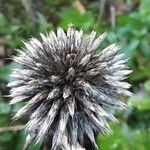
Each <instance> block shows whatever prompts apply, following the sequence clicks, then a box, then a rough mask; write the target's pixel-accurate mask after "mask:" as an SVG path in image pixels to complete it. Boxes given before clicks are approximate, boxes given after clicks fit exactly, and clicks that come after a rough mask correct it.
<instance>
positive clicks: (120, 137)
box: [0, 0, 150, 150]
mask: <svg viewBox="0 0 150 150" xmlns="http://www.w3.org/2000/svg"><path fill="white" fill-rule="evenodd" d="M69 23H72V24H74V25H75V26H76V27H77V28H78V29H80V28H83V30H84V31H85V32H86V34H88V33H89V32H91V31H92V30H93V29H94V30H96V31H97V33H98V34H99V33H103V32H104V31H107V32H108V33H109V37H108V38H107V40H106V41H105V43H104V45H105V44H107V45H108V44H109V43H113V42H117V43H118V44H120V45H121V46H122V47H123V48H122V50H121V51H122V52H125V54H126V57H130V60H129V66H130V67H131V68H132V69H133V73H132V75H131V76H130V77H129V79H128V80H129V82H130V83H131V84H132V88H131V91H132V92H133V96H132V97H131V98H129V99H123V100H124V101H126V103H128V104H129V105H130V106H132V109H131V110H128V111H124V112H123V113H122V112H117V111H113V110H111V111H112V113H114V114H115V116H116V117H117V118H118V119H119V122H120V123H119V124H112V123H110V126H111V127H112V130H113V134H112V135H109V136H106V137H104V136H102V135H100V134H99V135H97V143H98V146H99V147H100V148H101V150H149V149H150V0H81V1H79V0H75V1H71V0H1V1H0V150H21V149H22V147H23V144H24V142H25V133H24V132H23V131H22V130H21V129H22V125H23V124H25V122H26V118H24V119H22V120H19V121H16V122H12V121H11V118H12V116H13V114H14V113H15V112H16V111H17V110H18V109H19V108H20V107H21V104H18V105H17V106H13V107H12V106H9V105H8V103H9V100H10V99H9V98H8V97H6V96H5V95H8V93H9V89H8V88H7V87H6V84H7V83H8V82H9V81H10V80H12V79H11V78H10V77H9V74H10V72H11V70H12V69H13V68H16V67H19V65H18V64H16V63H14V62H13V61H12V60H10V59H8V58H10V57H12V56H13V55H16V54H17V53H16V51H15V48H20V47H21V46H22V42H21V41H22V40H24V39H28V38H30V37H31V35H32V36H36V37H38V36H39V32H42V33H45V32H46V31H51V30H52V29H53V30H55V29H56V28H57V27H58V26H61V27H63V28H64V29H66V28H67V25H68V24H69ZM38 149H39V146H38V145H37V146H34V145H32V146H31V150H38Z"/></svg>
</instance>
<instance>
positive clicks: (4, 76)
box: [0, 62, 21, 82]
mask: <svg viewBox="0 0 150 150" xmlns="http://www.w3.org/2000/svg"><path fill="white" fill-rule="evenodd" d="M20 67H21V65H19V64H17V63H15V62H12V63H10V64H8V65H5V66H4V67H2V68H0V79H1V80H5V81H8V82H9V81H12V80H13V78H11V77H10V73H11V72H12V69H15V68H20Z"/></svg>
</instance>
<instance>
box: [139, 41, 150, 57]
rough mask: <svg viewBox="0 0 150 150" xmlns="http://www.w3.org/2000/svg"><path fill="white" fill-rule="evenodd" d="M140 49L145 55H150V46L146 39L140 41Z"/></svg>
mask: <svg viewBox="0 0 150 150" xmlns="http://www.w3.org/2000/svg"><path fill="white" fill-rule="evenodd" d="M140 50H141V52H142V53H143V55H144V56H145V57H149V56H150V47H149V44H148V42H147V41H146V39H143V40H141V41H140Z"/></svg>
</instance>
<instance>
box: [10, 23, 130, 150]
mask: <svg viewBox="0 0 150 150" xmlns="http://www.w3.org/2000/svg"><path fill="white" fill-rule="evenodd" d="M82 34H83V31H82V30H80V31H77V30H76V29H75V28H74V27H72V26H71V27H69V28H68V30H67V33H65V32H64V31H63V30H62V29H61V28H58V29H57V33H56V34H55V33H54V32H53V31H52V32H50V33H49V34H47V35H46V36H45V35H43V34H41V41H40V40H37V39H35V38H32V39H31V40H30V41H29V42H27V43H24V44H25V49H24V51H21V50H18V51H19V56H17V57H15V58H14V60H15V61H16V62H18V63H20V64H21V65H22V69H15V70H14V71H13V73H12V76H13V77H15V78H16V81H13V82H11V83H9V84H8V86H9V87H11V91H10V92H11V94H10V95H11V96H12V97H13V99H12V100H11V102H10V103H11V104H16V103H18V102H21V101H25V102H26V104H25V106H23V107H22V108H21V109H20V110H19V111H18V112H17V113H16V115H15V116H14V118H15V119H18V118H21V117H22V116H24V115H28V116H29V121H28V123H27V124H26V129H27V131H28V132H29V133H30V135H31V136H32V135H33V134H34V135H35V138H36V141H37V142H42V141H43V140H44V139H45V138H46V137H47V136H49V135H52V137H53V138H52V148H51V149H52V150H55V149H56V148H57V147H58V146H59V147H61V148H62V149H65V150H66V149H67V150H70V149H71V150H74V149H75V150H79V149H81V147H83V140H84V136H85V135H86V136H87V137H88V138H89V139H90V141H91V142H92V143H93V144H94V145H95V147H97V145H96V143H95V138H94V133H95V132H101V133H104V134H105V133H109V132H111V129H110V128H109V125H108V123H107V121H108V120H111V121H114V122H116V121H117V120H116V118H115V117H114V116H113V115H112V114H110V113H109V112H108V111H107V108H109V107H111V108H116V109H124V108H126V105H125V104H124V103H123V102H121V101H119V100H118V96H119V95H126V96H130V95H131V93H130V92H129V91H128V90H127V89H128V88H129V87H130V85H129V84H128V83H127V82H124V81H123V80H124V79H125V78H126V77H127V75H128V74H130V73H131V71H130V70H128V67H127V66H126V65H125V63H126V61H127V60H123V57H124V54H117V52H118V50H119V47H118V46H116V45H115V44H112V45H110V46H108V47H107V48H105V49H103V50H102V51H101V52H100V53H97V52H96V50H97V48H98V47H99V46H100V44H101V42H102V41H103V40H104V38H105V37H106V33H104V34H102V35H101V36H99V37H98V38H96V32H95V31H93V32H92V33H91V34H90V35H89V37H88V38H87V39H86V40H84V39H83V36H82Z"/></svg>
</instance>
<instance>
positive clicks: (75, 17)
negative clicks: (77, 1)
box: [59, 9, 94, 30]
mask: <svg viewBox="0 0 150 150" xmlns="http://www.w3.org/2000/svg"><path fill="white" fill-rule="evenodd" d="M59 16H60V19H61V23H60V24H59V26H61V27H63V28H64V29H67V26H68V24H71V23H72V24H73V25H75V26H76V27H77V28H82V27H83V28H84V29H85V30H87V29H89V28H90V27H92V26H93V23H94V16H93V14H92V13H91V12H85V13H84V14H81V13H80V12H79V11H77V10H75V9H67V10H65V11H63V12H61V13H59Z"/></svg>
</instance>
